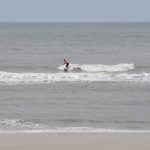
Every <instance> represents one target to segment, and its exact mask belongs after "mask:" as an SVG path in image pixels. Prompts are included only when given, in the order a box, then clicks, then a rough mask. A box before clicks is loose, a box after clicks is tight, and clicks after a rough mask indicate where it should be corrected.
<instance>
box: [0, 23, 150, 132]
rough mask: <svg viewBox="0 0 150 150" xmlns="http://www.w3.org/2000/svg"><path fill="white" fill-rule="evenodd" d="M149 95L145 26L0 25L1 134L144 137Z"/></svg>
mask: <svg viewBox="0 0 150 150" xmlns="http://www.w3.org/2000/svg"><path fill="white" fill-rule="evenodd" d="M64 59H67V60H68V61H69V62H70V65H69V71H68V72H64V65H63V60H64ZM149 91H150V23H0V133H58V132H64V133H66V132H82V133H122V132H123V133H150V92H149Z"/></svg>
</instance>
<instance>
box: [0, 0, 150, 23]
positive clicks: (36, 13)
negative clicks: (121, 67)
mask: <svg viewBox="0 0 150 150" xmlns="http://www.w3.org/2000/svg"><path fill="white" fill-rule="evenodd" d="M15 21H17V22H113V21H117V22H122V21H125V22H141V21H142V22H150V0H0V22H15Z"/></svg>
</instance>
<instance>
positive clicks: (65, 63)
mask: <svg viewBox="0 0 150 150" xmlns="http://www.w3.org/2000/svg"><path fill="white" fill-rule="evenodd" d="M64 65H66V69H64V71H68V67H69V62H68V61H67V60H66V59H64Z"/></svg>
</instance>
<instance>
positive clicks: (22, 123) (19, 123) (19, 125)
mask: <svg viewBox="0 0 150 150" xmlns="http://www.w3.org/2000/svg"><path fill="white" fill-rule="evenodd" d="M0 133H3V134H4V133H6V134H8V133H150V130H126V129H111V128H106V129H105V128H94V127H50V126H47V125H44V124H35V123H33V122H31V121H27V120H22V119H0Z"/></svg>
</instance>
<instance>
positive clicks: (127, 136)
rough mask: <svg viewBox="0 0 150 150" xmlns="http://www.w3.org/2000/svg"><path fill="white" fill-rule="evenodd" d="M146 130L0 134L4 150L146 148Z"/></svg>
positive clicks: (136, 149)
mask: <svg viewBox="0 0 150 150" xmlns="http://www.w3.org/2000/svg"><path fill="white" fill-rule="evenodd" d="M149 139H150V134H149V133H38V134H36V133H30V134H29V133H21V134H19V133H16V134H7V133H6V134H0V149H3V150H4V149H6V150H20V149H21V150H25V149H28V150H50V149H52V150H100V149H102V150H109V149H111V150H149V149H150V142H149Z"/></svg>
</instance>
